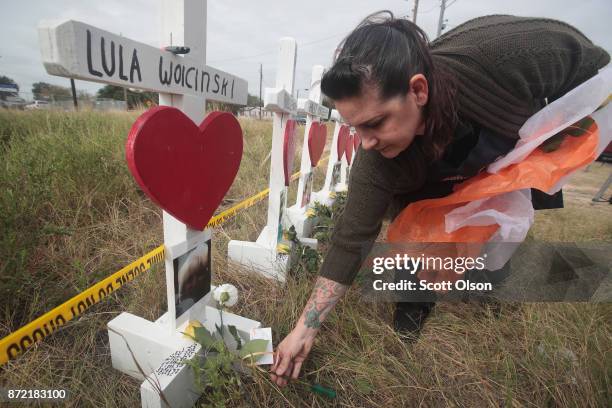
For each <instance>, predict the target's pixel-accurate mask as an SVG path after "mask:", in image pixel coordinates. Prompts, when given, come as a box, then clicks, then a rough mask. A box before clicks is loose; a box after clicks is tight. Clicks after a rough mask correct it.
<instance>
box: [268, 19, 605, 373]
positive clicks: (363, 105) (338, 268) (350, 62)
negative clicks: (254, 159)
mask: <svg viewBox="0 0 612 408" xmlns="http://www.w3.org/2000/svg"><path fill="white" fill-rule="evenodd" d="M609 60H610V56H609V55H608V54H607V53H606V52H605V51H604V50H603V49H601V48H600V47H597V46H595V45H594V44H593V43H592V42H591V41H589V39H588V38H586V37H585V36H584V35H583V34H582V33H580V32H579V31H578V30H576V29H575V28H573V27H571V26H569V25H568V24H565V23H562V22H560V21H555V20H550V19H543V18H527V17H515V16H507V15H496V16H486V17H480V18H476V19H474V20H470V21H468V22H466V23H464V24H462V25H460V26H458V27H456V28H455V29H453V30H451V31H449V32H448V33H446V34H445V35H443V36H442V37H440V38H438V39H436V40H435V41H434V42H432V43H429V42H428V40H427V36H426V34H425V33H424V32H423V31H422V30H421V29H420V28H419V27H418V26H416V25H415V24H413V23H411V22H410V21H408V20H404V19H395V18H394V17H393V15H391V13H388V12H385V13H378V14H376V15H374V16H370V17H368V18H367V19H366V20H364V21H363V22H362V23H361V24H360V25H359V26H358V27H357V28H356V29H355V30H354V31H353V32H352V33H351V34H350V35H349V36H348V37H347V38H346V39H345V40H344V43H343V44H342V48H341V51H340V52H339V54H338V55H337V57H336V59H335V62H334V65H333V66H332V67H331V69H330V70H329V71H328V72H327V73H326V74H325V76H324V77H323V80H322V83H321V88H322V91H323V93H324V94H325V95H327V96H328V97H329V98H331V99H332V100H333V101H334V103H335V105H336V109H337V110H338V111H339V112H340V114H341V115H342V117H343V118H344V119H345V120H346V121H347V122H348V123H349V124H350V125H351V126H353V127H355V129H356V130H357V132H358V134H359V136H360V137H361V140H362V144H361V148H360V149H359V151H358V152H357V156H356V158H355V161H354V163H353V168H352V171H351V176H350V180H349V189H348V199H347V203H346V207H345V209H344V213H343V214H342V216H341V217H340V218H339V220H338V223H337V225H336V228H335V230H334V234H333V237H332V245H331V247H330V249H329V251H328V253H327V255H326V257H325V260H324V262H323V265H322V266H321V270H320V277H319V278H318V279H317V281H316V283H315V287H314V290H313V292H312V295H311V297H310V299H309V300H308V303H307V304H306V307H305V308H304V311H303V313H302V315H301V317H300V319H299V320H298V322H297V324H296V326H295V328H294V329H293V330H292V331H291V333H289V335H288V336H287V337H286V338H285V339H284V340H283V341H282V342H281V343H280V344H279V346H278V349H277V355H276V362H275V365H274V367H273V368H272V372H273V374H272V378H273V380H275V381H276V382H277V383H278V384H279V385H285V384H286V382H287V380H286V377H292V378H297V376H298V374H299V372H300V369H301V366H302V363H303V362H304V360H305V359H306V357H307V356H308V353H309V352H310V349H311V348H312V345H313V342H314V338H315V336H316V334H317V332H318V330H319V328H320V326H321V323H322V322H323V320H324V319H325V317H326V316H327V314H328V313H329V312H330V311H331V309H332V308H333V307H334V306H335V304H336V302H337V301H338V299H339V298H340V297H341V296H342V295H343V294H344V293H345V292H346V290H347V288H348V286H349V285H350V284H351V282H352V281H353V279H354V277H355V275H356V274H357V271H358V270H359V267H360V265H361V262H362V260H363V259H362V254H365V253H368V252H369V250H370V248H371V246H372V244H373V242H374V240H375V239H376V237H377V235H378V233H379V231H380V229H381V225H382V221H383V218H384V217H385V215H386V214H388V215H390V216H391V217H392V218H393V217H395V215H397V214H398V213H399V212H400V211H401V210H402V209H403V208H404V207H405V206H406V205H408V204H410V203H411V202H414V201H417V200H423V199H428V198H439V197H444V196H446V195H448V194H450V193H451V192H452V189H453V185H454V184H456V183H458V182H461V181H463V180H465V179H467V178H470V177H472V176H474V175H476V174H477V173H478V172H480V171H481V170H482V169H483V168H485V167H486V166H487V165H488V164H490V163H491V162H493V161H494V160H495V159H496V158H498V157H500V156H502V155H504V154H506V153H507V152H508V151H510V150H511V149H512V148H513V147H514V145H515V144H516V141H517V138H518V130H519V128H520V127H521V126H522V125H523V123H524V122H525V121H526V120H527V119H528V118H529V117H530V116H531V115H533V114H534V113H535V112H537V111H538V110H539V109H541V108H542V107H543V106H544V104H545V100H547V101H548V102H551V101H553V100H555V99H556V98H558V97H560V96H562V95H564V94H565V93H567V92H568V91H569V90H571V89H572V88H574V87H576V86H577V85H579V84H581V83H582V82H584V81H586V80H587V79H589V78H591V77H592V76H594V75H595V74H596V73H597V71H598V69H599V68H601V67H603V66H605V65H606V64H607V63H608V62H609ZM532 200H533V204H534V208H536V209H538V208H558V207H561V206H562V197H561V194H560V193H559V194H556V195H554V196H547V195H545V194H543V193H540V192H535V191H534V194H533V198H532ZM431 307H432V304H430V303H420V304H419V303H412V304H398V307H397V310H396V313H395V327H396V329H397V330H410V331H418V330H419V329H420V327H421V325H422V321H423V319H424V318H425V316H427V314H428V313H429V310H430V309H431ZM281 376H282V377H281Z"/></svg>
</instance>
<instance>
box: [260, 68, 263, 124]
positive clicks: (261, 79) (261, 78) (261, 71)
mask: <svg viewBox="0 0 612 408" xmlns="http://www.w3.org/2000/svg"><path fill="white" fill-rule="evenodd" d="M262 81H263V69H262V65H261V63H260V64H259V120H261V104H262V100H261V82H262Z"/></svg>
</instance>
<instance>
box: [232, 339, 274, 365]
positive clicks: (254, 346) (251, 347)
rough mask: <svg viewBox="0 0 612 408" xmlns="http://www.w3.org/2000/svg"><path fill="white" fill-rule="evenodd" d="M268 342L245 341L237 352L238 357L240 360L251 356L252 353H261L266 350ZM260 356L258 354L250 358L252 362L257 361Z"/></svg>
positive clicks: (263, 340)
mask: <svg viewBox="0 0 612 408" xmlns="http://www.w3.org/2000/svg"><path fill="white" fill-rule="evenodd" d="M269 341H270V340H265V339H256V340H251V341H247V342H246V343H244V344H243V345H242V348H241V349H240V351H239V352H238V355H239V356H240V358H245V357H247V356H251V354H253V353H263V352H264V351H266V349H267V348H268V342H269ZM262 356H263V354H258V355H255V356H251V358H252V359H253V361H257V360H259V359H260V358H261V357H262Z"/></svg>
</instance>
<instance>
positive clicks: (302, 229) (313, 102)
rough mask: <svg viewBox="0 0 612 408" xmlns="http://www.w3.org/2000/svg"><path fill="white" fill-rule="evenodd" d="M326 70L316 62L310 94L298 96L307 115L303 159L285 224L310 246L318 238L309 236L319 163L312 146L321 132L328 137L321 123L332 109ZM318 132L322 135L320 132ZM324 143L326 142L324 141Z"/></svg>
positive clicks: (299, 106)
mask: <svg viewBox="0 0 612 408" xmlns="http://www.w3.org/2000/svg"><path fill="white" fill-rule="evenodd" d="M323 72H324V67H323V66H322V65H315V66H314V67H313V69H312V78H311V81H310V88H309V92H308V98H304V99H299V100H298V113H302V114H305V115H306V126H305V129H304V141H303V144H302V158H301V162H300V178H299V183H298V189H297V197H296V202H295V204H294V205H293V206H291V207H289V208H288V209H287V218H286V219H285V220H284V221H285V224H284V228H286V229H288V228H289V227H290V226H291V225H293V226H294V227H295V231H296V233H297V236H298V237H300V238H301V240H302V242H304V243H307V244H309V245H311V246H316V241H314V240H308V238H307V237H310V235H311V233H312V227H313V221H314V218H312V217H310V218H309V217H308V215H307V210H308V208H309V207H310V202H311V195H312V186H313V181H314V169H315V167H316V166H317V164H318V162H317V163H313V162H312V160H313V157H312V147H313V144H316V143H317V141H316V139H317V138H318V136H322V135H325V137H324V138H323V140H326V139H327V127H326V126H325V124H324V123H321V121H320V119H321V118H327V117H328V116H329V109H328V108H326V107H325V106H323V105H321V99H322V97H321V78H322V77H323ZM318 133H321V134H322V135H318ZM324 145H325V142H323V146H324ZM317 156H318V155H317ZM319 159H320V156H318V157H315V160H317V161H318V160H319Z"/></svg>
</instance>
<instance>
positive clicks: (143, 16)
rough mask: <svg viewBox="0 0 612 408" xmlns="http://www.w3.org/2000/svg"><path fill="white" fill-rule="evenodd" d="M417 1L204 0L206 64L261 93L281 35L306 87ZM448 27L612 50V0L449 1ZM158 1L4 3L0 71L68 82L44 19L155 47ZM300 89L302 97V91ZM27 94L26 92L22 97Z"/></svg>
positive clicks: (426, 20)
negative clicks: (45, 34) (533, 19)
mask: <svg viewBox="0 0 612 408" xmlns="http://www.w3.org/2000/svg"><path fill="white" fill-rule="evenodd" d="M413 2H414V0H408V1H405V0H334V1H332V0H310V1H280V0H256V1H255V0H226V1H222V0H208V38H207V48H208V50H207V54H208V55H207V64H208V65H211V66H213V67H215V68H218V69H221V70H223V71H227V72H229V73H232V74H235V75H237V76H240V77H242V78H244V79H246V80H247V81H248V82H249V92H250V93H251V94H258V92H259V91H258V86H259V64H260V63H262V64H263V77H264V87H266V86H269V87H271V86H273V85H274V77H275V68H276V67H275V64H276V57H277V56H276V51H277V49H278V40H279V39H280V38H281V37H284V36H290V37H294V38H295V39H296V41H297V44H298V57H297V70H296V85H295V87H296V89H300V92H301V93H302V92H303V93H305V92H304V88H308V87H309V83H310V76H311V70H312V66H313V65H315V64H321V65H325V66H328V65H329V64H330V63H331V59H332V55H333V51H334V49H335V47H336V46H337V44H338V43H339V42H340V41H341V40H342V38H343V37H344V36H345V35H346V34H347V33H348V32H350V30H351V29H353V28H354V27H355V25H356V24H357V23H359V21H360V20H361V19H362V18H363V17H365V16H366V15H368V14H369V13H372V12H374V11H377V10H381V9H388V10H391V11H393V12H394V13H395V14H396V16H404V15H408V14H410V13H411V10H412V7H413ZM447 3H451V5H450V7H449V8H447V10H446V14H445V18H446V19H447V20H448V22H447V26H448V29H451V28H453V27H454V26H456V25H458V24H461V23H462V22H464V21H466V20H469V19H471V18H474V17H477V16H482V15H487V14H500V13H501V14H515V15H521V16H539V17H549V18H554V19H558V20H563V21H565V22H567V23H570V24H572V25H574V26H575V27H577V28H578V29H579V30H581V31H582V32H583V33H584V34H586V35H587V36H588V37H589V38H590V39H591V40H592V41H593V42H595V43H596V44H598V45H600V46H602V47H603V48H605V49H606V50H608V52H610V53H612V20H611V16H612V1H610V0H592V1H588V0H587V1H576V0H542V1H534V0H513V1H503V0H456V1H453V0H450V1H447ZM439 6H440V0H420V2H419V13H418V17H417V24H419V25H420V26H421V27H423V28H424V29H425V31H426V32H427V33H428V35H429V36H430V38H431V39H433V38H434V37H435V34H436V28H437V23H438V17H439V12H440V7H439ZM159 13H160V7H159V0H104V1H99V0H96V1H93V0H53V1H48V0H23V1H10V2H9V1H6V2H5V4H4V7H3V13H2V24H1V25H0V75H6V76H9V77H11V78H13V79H14V80H15V81H16V82H17V83H18V84H19V86H20V88H21V90H22V91H25V92H30V91H31V88H32V84H33V83H34V82H38V81H45V82H50V83H54V84H58V85H63V86H69V80H68V79H66V78H61V77H53V76H50V75H48V74H47V73H46V72H45V70H44V68H43V65H42V63H41V59H40V51H39V45H38V34H37V30H36V28H37V26H38V24H39V22H40V21H41V20H44V19H53V20H64V19H65V20H68V19H74V20H77V21H82V22H84V23H87V24H91V25H93V26H96V27H99V28H101V29H104V30H107V31H110V32H113V33H116V34H122V35H123V36H126V37H129V38H131V39H133V40H136V41H140V42H143V43H146V44H150V45H154V46H156V47H158V46H159V33H158V27H159V24H158V23H159V21H160V16H159ZM100 86H101V85H99V84H95V83H91V82H85V81H77V89H83V90H87V91H89V92H92V93H93V92H95V91H96V90H97V89H98V88H99V87H100ZM303 93H302V95H303ZM23 96H25V97H26V99H28V98H29V97H30V95H28V94H27V93H26V94H25V95H23Z"/></svg>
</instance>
